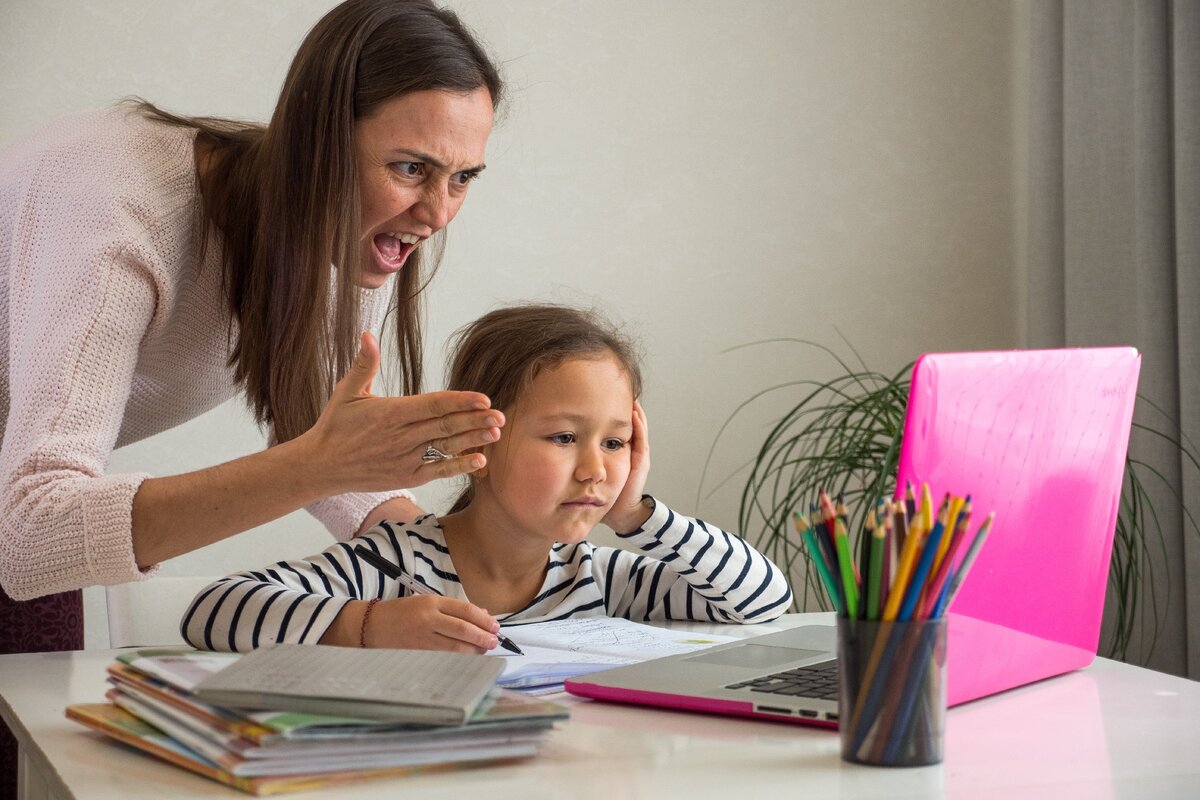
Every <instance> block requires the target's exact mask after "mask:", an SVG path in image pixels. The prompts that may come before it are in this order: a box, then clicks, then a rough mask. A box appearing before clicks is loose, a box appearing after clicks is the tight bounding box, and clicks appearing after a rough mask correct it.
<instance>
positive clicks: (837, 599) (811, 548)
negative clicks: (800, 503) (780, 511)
mask: <svg viewBox="0 0 1200 800" xmlns="http://www.w3.org/2000/svg"><path fill="white" fill-rule="evenodd" d="M803 521H804V516H803V515H802V514H799V513H797V514H796V516H795V523H796V527H797V528H801V527H803V530H802V531H801V532H800V538H802V539H803V540H804V546H805V547H807V548H808V554H809V557H810V558H812V562H813V564H815V565H816V567H817V575H819V576H820V577H821V583H823V584H824V585H825V591H826V593H828V594H829V599H830V600H832V601H833V608H834V610H835V611H836V612H837V613H839V614H841V613H842V593H841V592H840V591H838V587H837V582H836V581H834V579H833V573H832V572H830V571H829V567H828V565H826V563H825V557H824V556H823V555H822V554H821V546H820V545H818V544H817V537H816V534H814V533H813V529H812V527H811V526H809V525H807V524H804V525H802V524H801V523H802V522H803Z"/></svg>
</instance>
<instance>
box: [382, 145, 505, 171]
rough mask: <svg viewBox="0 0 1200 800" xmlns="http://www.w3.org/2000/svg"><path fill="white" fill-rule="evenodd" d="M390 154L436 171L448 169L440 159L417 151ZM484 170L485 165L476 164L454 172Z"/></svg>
mask: <svg viewBox="0 0 1200 800" xmlns="http://www.w3.org/2000/svg"><path fill="white" fill-rule="evenodd" d="M391 153H392V155H393V156H407V157H408V158H411V159H412V160H413V161H420V162H421V163H423V164H429V165H430V166H433V167H437V168H438V169H449V167H447V166H446V164H445V163H444V162H442V161H441V160H440V159H437V158H434V157H433V156H431V155H429V153H422V152H421V151H419V150H392V151H391ZM485 169H487V164H476V165H475V166H473V167H463V168H462V169H459V170H455V172H483V171H484V170H485Z"/></svg>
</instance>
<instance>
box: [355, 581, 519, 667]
mask: <svg viewBox="0 0 1200 800" xmlns="http://www.w3.org/2000/svg"><path fill="white" fill-rule="evenodd" d="M360 602H361V601H360ZM362 606H363V611H364V612H365V610H366V608H365V607H366V603H365V602H362ZM338 616H339V617H340V616H341V615H340V614H339V615H338ZM356 618H357V619H358V621H359V625H358V631H360V632H361V635H362V641H363V642H364V643H365V644H366V646H367V647H399V648H404V649H408V650H452V651H454V652H458V653H486V652H487V651H488V650H491V649H492V648H494V647H496V645H497V644H498V640H497V638H496V634H497V633H499V631H500V623H498V622H496V620H495V619H493V618H492V615H491V614H489V613H488V612H487V611H485V610H483V609H482V608H480V607H479V606H475V605H471V604H470V603H468V602H467V601H465V600H455V599H453V598H450V597H442V596H440V595H429V594H423V595H416V596H413V597H401V598H398V599H395V600H382V601H380V602H379V603H376V604H375V608H374V609H372V610H371V615H370V617H368V618H367V624H366V628H365V629H364V628H363V626H362V614H361V613H360V614H357V615H356ZM347 644H349V645H350V646H354V647H357V646H358V644H359V639H358V636H357V635H355V636H354V640H353V641H352V642H349V643H347Z"/></svg>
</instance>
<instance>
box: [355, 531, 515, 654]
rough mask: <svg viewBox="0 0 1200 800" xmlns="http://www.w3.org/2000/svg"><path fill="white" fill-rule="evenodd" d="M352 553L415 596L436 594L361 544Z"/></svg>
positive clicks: (510, 644)
mask: <svg viewBox="0 0 1200 800" xmlns="http://www.w3.org/2000/svg"><path fill="white" fill-rule="evenodd" d="M354 552H356V553H358V555H359V556H360V557H361V558H362V560H363V561H366V562H367V563H368V564H370V565H371V566H372V567H374V568H375V569H377V570H379V571H380V572H382V573H383V574H384V575H387V576H388V577H389V578H395V579H396V580H398V581H400V583H401V584H402V585H403V586H405V587H406V588H408V589H409V590H410V591H412V592H414V593H416V594H437V592H435V591H434V590H433V589H430V588H429V587H428V586H426V585H425V584H423V583H421V582H420V581H419V580H417V579H416V578H413V577H412V576H410V575H406V574H405V573H404V572H403V571H402V570H401V569H400V568H399V567H398V566H396V565H395V564H393V563H392V562H390V561H388V560H387V559H386V558H384V557H383V556H381V555H379V554H378V553H376V552H375V551H374V550H372V549H371V548H369V547H363V546H362V545H361V544H356V545H355V546H354ZM439 596H440V595H439ZM496 638H497V639H499V640H500V646H501V647H503V648H504V649H505V650H508V651H509V652H512V653H516V654H517V655H519V656H523V655H525V654H524V653H523V652H521V648H519V647H517V644H516V642H514V641H513V640H512V639H510V638H508V637H507V636H505V635H504V634H503V633H498V634H496Z"/></svg>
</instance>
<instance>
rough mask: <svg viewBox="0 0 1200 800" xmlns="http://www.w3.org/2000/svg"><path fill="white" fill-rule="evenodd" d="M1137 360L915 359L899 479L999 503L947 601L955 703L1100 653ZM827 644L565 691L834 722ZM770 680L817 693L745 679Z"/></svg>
mask: <svg viewBox="0 0 1200 800" xmlns="http://www.w3.org/2000/svg"><path fill="white" fill-rule="evenodd" d="M1140 363H1141V361H1140V356H1139V355H1138V353H1137V351H1136V350H1134V349H1132V348H1080V349H1064V350H1016V351H1006V352H982V353H931V354H926V355H923V356H921V358H920V359H918V361H917V363H916V365H915V367H914V369H913V380H912V387H911V389H910V394H909V399H908V407H907V411H906V414H905V423H904V440H903V443H902V446H901V452H900V467H899V472H898V475H897V485H898V486H899V487H903V486H904V485H905V481H912V482H913V483H914V484H915V485H919V484H920V483H921V482H922V481H924V482H927V483H929V485H930V487H931V488H932V490H933V491H934V492H935V493H938V494H940V493H943V492H947V491H948V492H951V493H954V494H958V495H962V494H966V493H970V494H971V501H972V505H973V507H974V509H975V510H976V513H977V517H978V518H980V519H982V517H983V516H984V515H985V514H986V513H987V512H988V511H995V512H996V521H995V524H994V525H993V527H992V530H991V533H990V535H989V536H988V540H987V543H986V544H985V546H984V547H983V549H982V551H981V552H980V554H979V557H978V559H977V560H976V562H975V565H974V567H973V568H972V570H971V573H970V574H969V575H968V577H967V579H966V581H965V582H964V583H963V589H962V591H961V592H960V593H959V595H958V597H957V598H956V600H955V602H954V606H953V607H952V609H951V612H952V613H951V614H950V629H949V635H950V640H949V644H948V650H947V659H948V663H947V702H948V703H949V704H950V705H957V704H959V703H964V702H967V701H969V700H974V699H976V698H979V697H985V696H987V695H991V694H995V693H996V692H1000V691H1004V690H1005V689H1011V688H1013V687H1015V686H1021V685H1024V684H1027V683H1030V682H1032V681H1036V680H1041V679H1043V678H1048V677H1052V676H1054V675H1060V674H1062V673H1064V672H1069V671H1071V670H1075V669H1079V668H1081V667H1085V666H1087V665H1088V664H1090V663H1091V661H1092V659H1093V658H1094V657H1095V655H1096V648H1097V646H1098V644H1099V637H1100V623H1101V618H1102V615H1103V610H1104V592H1105V587H1106V585H1107V582H1108V568H1109V558H1110V556H1111V553H1112V540H1113V532H1114V530H1115V527H1116V519H1117V508H1118V505H1119V502H1120V496H1121V484H1122V480H1123V477H1124V466H1125V453H1126V448H1127V446H1128V443H1129V430H1130V425H1131V423H1132V419H1133V406H1134V400H1135V397H1136V392H1137V377H1138V369H1139V367H1140ZM835 649H836V648H835V639H834V633H833V628H832V626H828V625H805V626H801V627H799V628H793V629H790V630H786V631H780V632H778V633H771V634H766V635H764V636H757V637H752V638H749V639H744V640H740V641H737V642H731V643H729V644H725V645H719V646H717V647H713V648H710V649H708V650H704V651H702V652H700V653H696V654H685V655H679V656H671V657H668V658H663V659H657V660H655V661H647V662H644V663H641V664H632V665H629V666H626V667H618V668H616V669H612V670H606V671H604V672H596V673H592V674H590V675H586V676H582V677H580V678H576V679H572V680H568V681H567V682H566V684H565V685H566V689H567V691H568V692H570V693H572V694H576V695H581V696H584V697H592V698H596V699H601V700H613V701H619V702H629V703H640V704H645V705H657V706H667V707H672V708H683V709H690V710H696V711H709V712H715V713H722V714H732V715H739V716H751V717H759V718H765V719H773V720H779V721H787V722H797V723H804V724H816V725H826V726H832V725H836V724H837V692H836V688H837V687H836V674H837V673H836V661H835V660H834V652H835ZM780 673H787V674H789V675H796V676H801V675H802V676H805V678H806V680H807V678H808V677H810V676H811V678H812V681H811V683H809V684H808V685H811V686H813V687H817V688H813V689H811V690H805V691H797V690H796V689H794V688H793V689H792V690H791V691H790V693H787V694H779V693H775V692H763V691H760V690H758V689H756V688H755V684H758V685H760V686H761V685H762V683H761V681H759V680H758V679H759V678H762V677H764V676H766V675H775V674H780ZM777 683H778V682H772V683H769V684H767V685H768V686H775V685H777ZM820 687H823V688H820Z"/></svg>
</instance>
